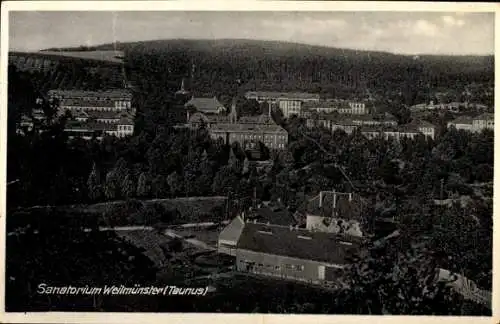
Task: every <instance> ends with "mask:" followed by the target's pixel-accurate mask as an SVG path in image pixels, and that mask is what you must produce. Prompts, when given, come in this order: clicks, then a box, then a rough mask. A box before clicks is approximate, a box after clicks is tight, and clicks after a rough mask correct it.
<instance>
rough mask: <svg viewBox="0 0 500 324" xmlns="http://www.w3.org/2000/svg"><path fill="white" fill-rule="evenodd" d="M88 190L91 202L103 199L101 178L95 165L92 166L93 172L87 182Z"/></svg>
mask: <svg viewBox="0 0 500 324" xmlns="http://www.w3.org/2000/svg"><path fill="white" fill-rule="evenodd" d="M87 188H88V193H89V198H90V199H91V200H97V199H99V198H100V197H101V193H102V192H101V177H100V176H99V171H98V170H97V166H96V164H95V163H94V164H93V165H92V171H91V172H90V175H89V178H88V180H87Z"/></svg>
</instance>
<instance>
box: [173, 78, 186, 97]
mask: <svg viewBox="0 0 500 324" xmlns="http://www.w3.org/2000/svg"><path fill="white" fill-rule="evenodd" d="M176 93H177V94H182V95H185V94H187V93H188V91H186V85H185V80H184V78H182V83H181V88H180V89H179V91H177V92H176Z"/></svg>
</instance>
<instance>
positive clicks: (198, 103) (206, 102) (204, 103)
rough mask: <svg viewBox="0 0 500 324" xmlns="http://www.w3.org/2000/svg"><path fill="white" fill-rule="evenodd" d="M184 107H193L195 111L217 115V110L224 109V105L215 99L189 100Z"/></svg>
mask: <svg viewBox="0 0 500 324" xmlns="http://www.w3.org/2000/svg"><path fill="white" fill-rule="evenodd" d="M184 106H185V107H188V106H193V107H195V108H196V109H197V110H199V111H201V112H205V113H217V110H218V109H219V108H224V105H223V104H221V103H220V102H219V100H217V98H215V97H212V98H194V97H193V98H191V100H189V101H188V102H187V103H186V104H185V105H184Z"/></svg>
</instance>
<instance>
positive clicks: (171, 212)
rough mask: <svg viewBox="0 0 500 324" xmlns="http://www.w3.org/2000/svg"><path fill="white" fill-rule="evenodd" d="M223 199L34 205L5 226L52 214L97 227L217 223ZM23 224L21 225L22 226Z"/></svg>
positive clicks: (222, 215) (222, 216)
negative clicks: (58, 214) (96, 225)
mask: <svg viewBox="0 0 500 324" xmlns="http://www.w3.org/2000/svg"><path fill="white" fill-rule="evenodd" d="M225 206H226V198H225V197H218V196H217V197H190V198H175V199H153V200H130V201H112V202H105V203H98V204H92V205H70V206H36V207H30V208H18V209H15V210H12V211H9V213H8V217H7V219H8V227H14V228H15V227H17V226H24V225H26V224H29V223H30V222H32V221H34V220H35V221H43V218H44V217H50V216H49V215H51V214H52V213H60V214H63V215H64V216H66V217H67V218H68V225H71V226H80V227H82V226H87V225H88V224H92V223H95V222H97V223H98V224H99V225H100V226H134V225H156V224H163V225H175V224H184V223H196V222H219V221H221V220H224V219H225V218H226V215H225ZM23 224H24V225H23Z"/></svg>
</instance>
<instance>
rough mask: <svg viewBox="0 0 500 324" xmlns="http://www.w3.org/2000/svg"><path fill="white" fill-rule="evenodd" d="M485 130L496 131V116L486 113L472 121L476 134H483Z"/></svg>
mask: <svg viewBox="0 0 500 324" xmlns="http://www.w3.org/2000/svg"><path fill="white" fill-rule="evenodd" d="M485 129H489V130H494V129H495V116H494V115H493V114H491V113H484V114H482V115H479V116H477V117H476V118H474V119H473V120H472V130H473V131H474V132H481V131H483V130H485Z"/></svg>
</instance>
